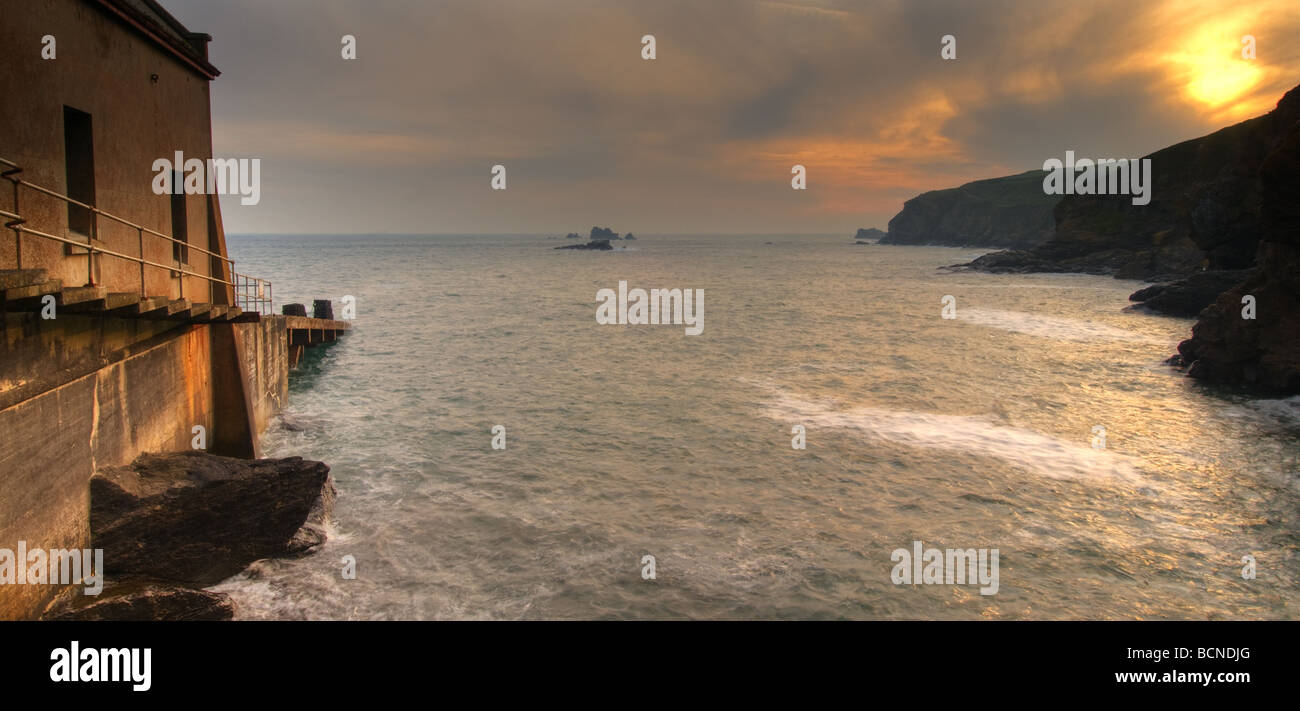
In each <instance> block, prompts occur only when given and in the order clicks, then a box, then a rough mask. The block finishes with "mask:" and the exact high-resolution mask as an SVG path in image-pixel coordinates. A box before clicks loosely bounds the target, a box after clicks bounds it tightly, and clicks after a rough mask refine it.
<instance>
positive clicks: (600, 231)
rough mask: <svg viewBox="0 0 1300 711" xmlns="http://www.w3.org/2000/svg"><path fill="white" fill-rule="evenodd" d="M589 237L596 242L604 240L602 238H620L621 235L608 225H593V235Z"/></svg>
mask: <svg viewBox="0 0 1300 711" xmlns="http://www.w3.org/2000/svg"><path fill="white" fill-rule="evenodd" d="M588 239H590V240H592V241H593V242H594V241H596V240H602V239H604V240H610V239H619V236H618V233H617V232H615V231H614V230H611V229H610V228H608V227H593V228H591V236H590V237H588Z"/></svg>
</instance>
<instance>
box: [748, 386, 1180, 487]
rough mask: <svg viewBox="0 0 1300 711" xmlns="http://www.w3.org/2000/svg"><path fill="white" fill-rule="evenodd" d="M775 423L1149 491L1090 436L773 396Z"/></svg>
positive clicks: (1132, 466) (1125, 461)
mask: <svg viewBox="0 0 1300 711" xmlns="http://www.w3.org/2000/svg"><path fill="white" fill-rule="evenodd" d="M767 414H768V415H769V416H770V417H772V418H773V419H779V420H783V421H801V422H805V423H810V424H812V425H813V426H816V427H833V428H840V429H853V430H858V431H860V432H863V433H864V434H866V435H868V436H871V437H878V438H880V439H885V440H889V441H891V442H897V443H900V444H904V445H907V446H911V447H921V448H932V449H944V450H951V451H959V452H964V453H969V454H976V455H979V456H985V457H991V458H996V459H1000V460H1003V461H1005V462H1007V463H1008V464H1011V465H1013V466H1015V467H1017V468H1018V469H1022V470H1025V471H1029V472H1034V473H1037V474H1040V475H1043V476H1047V477H1050V478H1053V479H1068V480H1074V481H1084V482H1095V483H1112V484H1119V485H1123V486H1126V487H1135V488H1151V487H1154V486H1155V484H1154V482H1152V481H1151V480H1149V479H1148V478H1147V477H1145V476H1143V475H1142V474H1141V471H1140V469H1139V467H1138V460H1137V459H1134V458H1132V457H1129V456H1126V455H1123V454H1119V453H1116V452H1112V451H1110V450H1105V449H1093V448H1092V446H1091V444H1090V437H1091V435H1090V434H1089V433H1082V434H1081V435H1080V442H1077V443H1076V442H1073V441H1069V440H1064V439H1060V438H1057V437H1052V436H1050V435H1045V434H1040V433H1038V432H1034V431H1032V430H1027V429H1023V428H1019V427H1011V426H1007V425H1002V424H998V423H997V422H995V421H993V419H992V418H991V417H976V416H971V415H943V414H936V413H928V412H912V411H900V410H887V409H881V408H874V407H852V408H847V409H836V408H835V407H833V406H832V404H831V403H826V402H813V401H810V400H804V399H801V398H798V397H794V396H792V395H789V394H782V393H777V394H775V395H774V396H773V398H772V399H771V400H770V401H769V402H768V408H767Z"/></svg>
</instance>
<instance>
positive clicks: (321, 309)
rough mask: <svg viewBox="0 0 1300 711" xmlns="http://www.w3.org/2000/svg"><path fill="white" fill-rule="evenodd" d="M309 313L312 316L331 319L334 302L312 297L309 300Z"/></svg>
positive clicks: (332, 318) (332, 317)
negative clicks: (312, 298) (311, 299)
mask: <svg viewBox="0 0 1300 711" xmlns="http://www.w3.org/2000/svg"><path fill="white" fill-rule="evenodd" d="M311 315H312V317H313V318H323V319H327V320H329V321H333V320H334V302H332V301H330V300H329V299H314V300H313V301H312V302H311Z"/></svg>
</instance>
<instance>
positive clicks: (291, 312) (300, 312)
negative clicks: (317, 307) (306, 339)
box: [280, 304, 307, 316]
mask: <svg viewBox="0 0 1300 711" xmlns="http://www.w3.org/2000/svg"><path fill="white" fill-rule="evenodd" d="M280 313H282V314H284V315H285V316H306V315H307V307H306V306H304V305H302V304H285V305H284V306H281V307H280Z"/></svg>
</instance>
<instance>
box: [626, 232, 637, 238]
mask: <svg viewBox="0 0 1300 711" xmlns="http://www.w3.org/2000/svg"><path fill="white" fill-rule="evenodd" d="M623 239H636V236H635V235H633V234H632V233H631V232H629V233H627V234H625V235H623Z"/></svg>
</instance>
